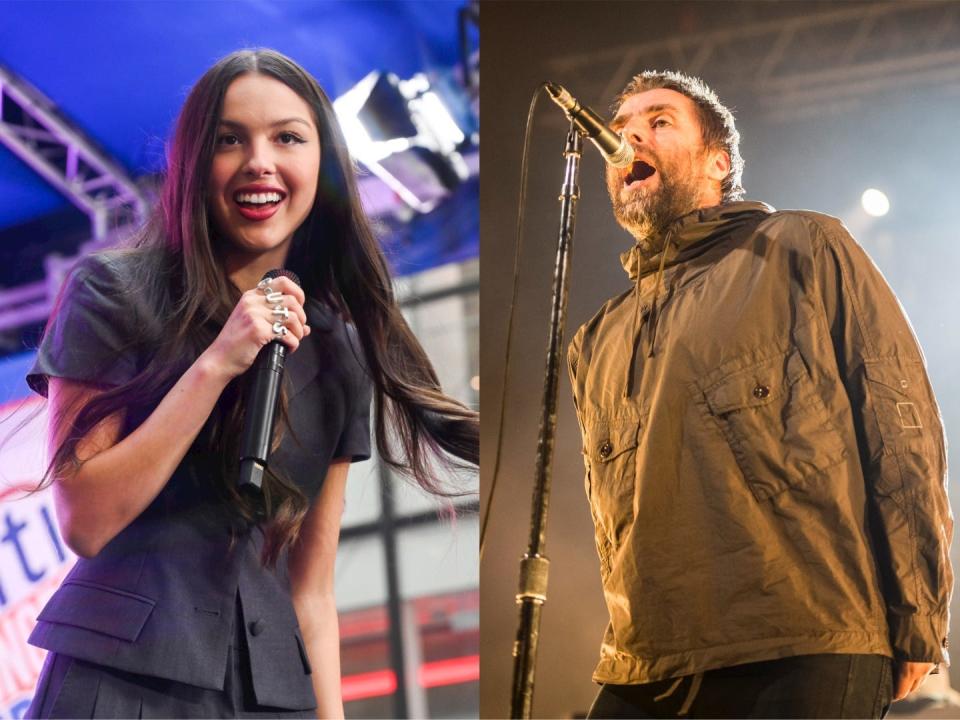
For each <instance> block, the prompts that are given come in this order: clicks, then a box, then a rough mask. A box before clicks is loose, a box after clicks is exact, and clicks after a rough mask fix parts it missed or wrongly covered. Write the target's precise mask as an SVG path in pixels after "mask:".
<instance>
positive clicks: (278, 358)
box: [237, 270, 300, 492]
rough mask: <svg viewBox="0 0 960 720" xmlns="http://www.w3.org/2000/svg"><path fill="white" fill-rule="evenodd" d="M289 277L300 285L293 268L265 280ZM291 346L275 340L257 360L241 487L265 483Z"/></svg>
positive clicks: (242, 456)
mask: <svg viewBox="0 0 960 720" xmlns="http://www.w3.org/2000/svg"><path fill="white" fill-rule="evenodd" d="M281 276H284V277H288V278H290V279H291V280H293V282H295V283H296V284H297V285H298V286H299V285H300V278H298V277H297V276H296V274H295V273H293V272H291V271H289V270H268V271H267V272H266V273H264V275H263V279H264V280H266V279H267V278H275V277H281ZM286 355H287V346H286V345H284V344H283V343H282V342H280V341H279V340H271V341H270V342H269V343H267V345H265V346H264V347H263V348H262V349H261V350H260V354H259V355H257V359H256V360H254V361H253V367H252V368H251V369H250V370H249V371H248V372H249V373H252V377H251V378H250V381H249V385H248V386H247V396H246V403H245V405H244V408H245V410H244V418H243V435H242V436H241V440H240V477H239V479H238V481H237V487H238V488H239V489H240V490H241V491H243V490H245V489H247V488H250V489H255V490H256V491H257V492H259V491H260V490H261V488H262V486H263V471H264V470H265V469H266V467H267V460H269V457H270V441H271V439H272V438H273V422H274V418H275V417H276V414H277V401H278V400H279V399H280V385H281V382H282V381H283V363H284V359H285V358H286Z"/></svg>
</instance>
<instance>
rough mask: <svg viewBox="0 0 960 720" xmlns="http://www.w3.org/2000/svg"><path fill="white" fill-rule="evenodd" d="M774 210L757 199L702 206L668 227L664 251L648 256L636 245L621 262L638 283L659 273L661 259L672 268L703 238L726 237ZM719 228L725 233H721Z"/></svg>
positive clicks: (623, 255) (632, 278)
mask: <svg viewBox="0 0 960 720" xmlns="http://www.w3.org/2000/svg"><path fill="white" fill-rule="evenodd" d="M773 212H776V210H775V209H774V208H773V207H771V206H770V205H767V203H764V202H759V201H756V200H742V201H739V202H730V203H724V204H722V205H714V206H713V207H708V208H699V209H697V210H694V211H692V212H689V213H687V214H686V215H682V216H681V217H679V218H677V219H676V220H674V221H673V223H672V224H671V225H670V226H669V227H668V228H667V231H666V236H665V238H664V242H663V250H661V251H660V252H658V253H656V254H654V255H649V256H648V255H646V254H644V251H643V250H642V249H641V247H640V246H639V245H638V244H635V245H634V246H633V247H632V248H630V249H629V250H627V251H626V252H624V253H622V254H621V255H620V262H621V264H622V265H623V269H624V270H625V271H626V273H627V275H629V276H630V281H631V282H633V283H635V282H637V279H638V278H643V277H646V276H647V275H649V274H651V273H653V272H656V271H657V269H658V268H659V267H660V266H661V261H663V267H670V266H672V265H675V264H677V263H678V262H682V261H683V260H685V259H687V257H688V256H689V255H690V253H688V252H687V251H688V249H690V248H692V247H693V246H695V245H697V243H699V242H700V241H701V240H705V239H706V238H708V237H713V236H717V237H723V236H725V235H726V234H727V233H728V232H730V231H733V230H734V229H736V228H737V227H739V226H740V224H741V223H744V222H749V221H751V220H753V219H755V218H756V216H757V214H763V215H769V214H770V213H773ZM719 230H723V231H724V232H722V233H719V234H718V231H719ZM671 245H672V246H674V247H675V248H676V250H675V251H673V252H672V253H670V254H671V255H672V257H668V258H666V259H665V258H663V257H662V256H663V254H664V253H667V252H668V250H669V248H670V246H671ZM698 249H699V248H698Z"/></svg>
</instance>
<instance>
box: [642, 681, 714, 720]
mask: <svg viewBox="0 0 960 720" xmlns="http://www.w3.org/2000/svg"><path fill="white" fill-rule="evenodd" d="M687 677H689V678H690V689H689V690H687V697H686V699H685V700H684V701H683V705H681V706H680V709H679V710H678V711H677V717H683V716H684V715H686V714H687V713H688V712H690V708H691V706H692V705H693V701H694V700H696V698H697V693H698V692H700V683H701V682H703V673H697V674H696V675H689V676H685V677H678V678H677V679H676V680H675V681H674V682H673V684H671V685H670V687H668V688H667V689H666V690H665V691H664V692H662V693H660V694H659V695H657V696H656V697H655V698H654V699H653V700H654V702H659V701H661V700H663V699H665V698H668V697H670V696H671V695H673V693H674V692H676V690H677V688H678V687H680V685H682V684H683V681H684V680H686V679H687Z"/></svg>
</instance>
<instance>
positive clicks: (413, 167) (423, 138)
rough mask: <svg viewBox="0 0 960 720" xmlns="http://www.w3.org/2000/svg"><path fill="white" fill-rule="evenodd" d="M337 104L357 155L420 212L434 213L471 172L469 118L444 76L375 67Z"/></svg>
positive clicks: (337, 101)
mask: <svg viewBox="0 0 960 720" xmlns="http://www.w3.org/2000/svg"><path fill="white" fill-rule="evenodd" d="M467 103H468V101H467V100H466V98H464V99H463V101H462V102H461V103H460V104H461V105H464V106H466V105H467ZM333 107H334V109H335V110H336V112H337V117H338V118H339V119H340V125H341V127H342V128H343V132H344V135H345V136H346V140H347V145H348V146H349V148H350V152H351V153H352V154H353V156H354V157H355V158H357V160H359V161H360V162H362V163H363V164H364V165H365V166H366V167H367V168H369V169H370V171H371V172H372V173H373V174H374V175H376V176H377V177H379V178H380V179H381V180H383V182H384V183H385V184H386V185H387V186H388V187H390V189H391V190H393V191H394V192H395V193H396V194H397V196H399V197H400V198H401V199H402V200H403V202H405V203H406V204H407V205H409V206H410V207H411V208H413V209H414V210H416V211H417V212H421V213H426V212H430V210H432V209H433V208H434V207H436V205H437V203H438V202H439V201H440V200H442V199H443V198H444V197H446V196H447V195H449V194H450V192H451V191H452V190H453V189H454V188H456V187H457V185H459V184H460V183H461V182H463V181H464V180H466V179H467V178H468V177H470V170H469V168H468V166H467V163H466V162H465V161H464V158H463V156H462V155H461V150H462V149H464V147H465V146H466V145H468V144H470V141H469V140H468V136H469V134H470V128H469V124H470V123H469V118H465V117H464V110H463V108H461V107H458V98H457V93H456V92H449V89H448V88H446V87H445V86H444V84H443V82H442V79H434V81H433V82H431V80H430V79H428V77H427V76H426V75H424V74H423V73H418V74H417V75H414V76H413V77H411V78H409V79H407V80H401V79H400V78H398V77H397V76H396V75H394V74H392V73H381V72H372V73H370V74H369V75H367V76H366V77H365V78H363V80H361V81H360V82H359V83H357V84H356V85H355V86H354V87H352V88H351V89H350V90H348V91H347V92H345V93H344V94H343V95H341V96H340V97H339V98H337V99H336V100H335V101H334V103H333ZM458 118H459V120H460V122H459V123H458ZM464 120H466V122H464ZM461 126H465V127H464V129H461ZM465 131H466V132H465Z"/></svg>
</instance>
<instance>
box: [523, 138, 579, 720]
mask: <svg viewBox="0 0 960 720" xmlns="http://www.w3.org/2000/svg"><path fill="white" fill-rule="evenodd" d="M582 149H583V140H582V139H581V137H580V133H579V131H578V130H577V128H576V126H575V125H574V124H573V123H572V122H571V123H570V130H569V132H568V133H567V140H566V144H565V146H564V149H563V156H564V157H565V158H566V169H565V171H564V176H563V187H562V188H561V190H560V234H559V240H558V246H557V264H556V267H555V268H554V272H553V301H552V306H551V309H550V337H549V340H548V342H547V367H546V377H545V378H544V381H543V401H542V403H541V406H540V431H539V438H538V439H537V464H536V469H535V471H534V486H533V507H532V512H531V521H530V543H529V545H528V546H527V553H526V555H524V556H523V559H522V560H521V561H520V584H519V590H518V592H517V604H518V605H520V625H519V627H518V629H517V639H516V642H515V643H514V645H513V690H512V693H511V698H510V717H511V718H529V717H530V711H531V708H532V707H533V682H534V675H535V672H536V662H537V647H538V645H539V641H540V611H541V609H542V608H543V603H545V602H546V600H547V575H548V571H549V565H550V561H549V560H547V558H546V557H544V555H543V550H544V547H545V545H546V534H547V510H548V506H549V502H550V473H551V468H552V465H553V446H554V440H555V436H556V429H557V383H558V379H559V373H560V357H561V353H560V351H561V345H562V344H563V327H564V322H565V320H566V313H567V294H568V289H569V274H570V273H569V270H570V245H571V242H572V241H573V228H574V225H575V224H576V217H577V200H578V199H579V198H580V188H579V187H578V186H577V179H578V177H579V175H580V154H581V151H582Z"/></svg>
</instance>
